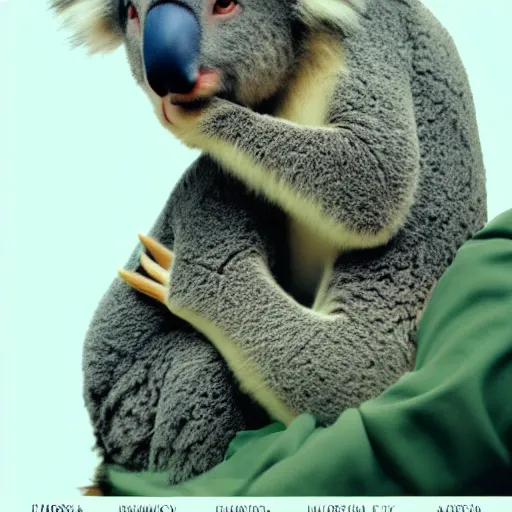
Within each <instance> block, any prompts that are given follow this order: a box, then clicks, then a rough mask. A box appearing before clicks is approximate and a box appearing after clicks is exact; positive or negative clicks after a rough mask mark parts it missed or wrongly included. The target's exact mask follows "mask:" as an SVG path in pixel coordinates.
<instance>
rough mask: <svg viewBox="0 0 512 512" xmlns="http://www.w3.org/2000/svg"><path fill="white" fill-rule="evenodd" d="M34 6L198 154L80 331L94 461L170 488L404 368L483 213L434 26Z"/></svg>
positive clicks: (359, 15)
mask: <svg viewBox="0 0 512 512" xmlns="http://www.w3.org/2000/svg"><path fill="white" fill-rule="evenodd" d="M53 7H54V8H55V10H56V11H57V13H58V14H59V15H61V16H63V17H64V19H65V24H66V25H67V26H68V27H69V28H70V29H71V30H72V31H73V34H74V36H73V37H74V41H75V43H76V44H83V45H86V46H87V47H88V48H89V49H90V51H91V52H92V53H94V52H99V51H108V50H112V49H115V48H117V47H118V46H120V45H123V46H124V48H125V50H126V54H127V59H128V62H129V66H130V68H131V71H132V74H133V77H134V79H135V80H136V81H137V83H138V84H139V85H140V87H141V89H142V91H143V92H144V93H145V94H146V95H147V97H148V99H149V102H150V105H151V106H152V108H153V109H154V113H155V117H156V118H157V120H158V122H159V123H160V124H161V125H162V127H163V128H164V129H165V130H168V131H169V132H170V134H172V135H173V136H175V137H177V138H178V139H179V140H181V141H182V142H183V143H184V144H185V145H187V146H188V147H191V148H196V149H198V150H200V152H201V155H200V156H199V157H198V159H197V160H196V161H195V162H194V163H193V164H192V166H191V167H190V168H189V169H187V170H185V171H184V174H183V176H182V178H181V179H180V181H179V182H178V184H177V186H176V187H175V189H174V190H173V191H172V193H171V195H170V198H169V200H168V202H167V204H166V205H165V206H164V208H163V210H162V213H161V215H160V217H159V219H158V220H157V221H156V223H155V225H154V227H153V229H152V230H151V232H150V234H149V236H142V235H141V236H140V239H141V242H142V244H139V245H137V247H136V249H135V251H134V253H133V254H132V256H131V258H130V259H129V261H128V263H127V264H126V266H125V269H124V270H122V271H120V277H121V279H116V280H115V281H114V282H113V283H112V285H111V286H110V288H109V289H108V291H107V292H106V294H105V296H104V297H103V299H102V300H101V302H100V304H99V306H98V309H97V311H96V313H95V315H94V318H93V320H92V322H91V325H90V328H89V330H88V333H87V335H86V340H85V346H84V359H83V372H84V397H85V402H86V405H87V408H88V411H89V414H90V417H91V421H92V424H93V427H94V432H95V436H96V439H97V448H98V450H99V452H100V455H101V457H102V459H103V460H104V461H105V462H106V463H111V462H113V463H117V464H121V465H123V466H125V467H127V468H130V469H134V470H151V471H153V470H166V471H168V472H169V482H170V483H178V482H181V481H184V480H186V479H189V478H191V477H193V476H195V475H198V474H201V473H202V472H205V471H207V470H208V469H209V468H211V467H212V466H213V465H215V464H217V463H219V462H220V461H222V459H223V457H224V454H225V452H226V448H227V446H228V444H229V442H230V441H231V440H232V439H233V437H234V436H235V434H236V433H237V432H239V431H242V430H248V429H253V428H258V427H260V426H262V425H264V424H265V423H267V422H268V421H269V420H271V419H274V420H277V421H280V422H282V423H284V424H285V425H288V424H290V423H291V422H292V421H293V420H294V418H295V417H297V415H299V414H302V413H309V414H312V415H314V416H315V417H316V418H317V420H318V422H319V424H323V425H328V424H331V423H332V422H334V421H335V420H336V419H337V418H338V417H339V415H340V414H341V412H342V411H343V410H345V409H347V408H350V407H358V406H359V405H360V404H361V403H363V402H364V401H366V400H370V399H371V398H373V397H375V396H377V395H379V394H380V393H381V392H382V391H384V390H385V389H386V388H387V387H388V386H390V385H391V384H392V383H394V382H396V381H397V380H398V379H399V378H400V377H401V376H402V375H404V373H406V372H408V371H411V370H412V368H413V366H414V359H415V353H416V342H415V334H416V330H417V325H418V321H419V318H420V317H421V312H422V310H423V308H424V307H425V305H426V303H427V301H428V298H429V295H430V293H431V291H432V289H433V288H434V286H435V284H436V282H437V280H438V279H439V277H440V276H441V274H442V273H443V272H444V270H445V269H446V268H447V266H448V265H449V264H450V262H451V261H452V259H453V257H454V255H455V253H456V251H457V249H458V248H459V247H460V246H461V245H462V243H463V242H465V241H466V240H467V239H468V238H470V237H471V236H472V235H473V234H474V233H475V232H476V231H477V230H479V229H480V228H481V227H483V225H484V224H485V222H486V220H487V214H486V189H485V170H484V165H483V160H482V154H481V148H480V142H479V136H478V129H477V124H476V116H475V110H474V104H473V99H472V95H471V90H470V87H469V84H468V79H467V76H466V73H465V70H464V67H463V64H462V62H461V60H460V58H459V55H458V53H457V50H456V47H455V45H454V43H453V41H452V39H451V37H450V36H449V35H448V33H447V32H446V31H445V29H444V28H443V27H442V26H441V25H440V23H439V22H438V21H437V20H436V19H435V18H434V16H433V15H432V14H431V13H430V12H429V11H428V10H427V9H426V8H425V7H424V6H423V5H422V4H421V3H420V2H419V1H418V0H368V1H363V0H180V1H179V2H174V1H160V0H159V1H151V0H53ZM161 165H169V167H170V168H171V166H172V165H173V162H172V155H170V157H169V162H162V164H161ZM127 283H128V284H129V285H131V286H128V285H127ZM133 288H136V289H137V290H139V291H141V292H143V293H139V292H138V291H137V290H133ZM155 299H157V300H155Z"/></svg>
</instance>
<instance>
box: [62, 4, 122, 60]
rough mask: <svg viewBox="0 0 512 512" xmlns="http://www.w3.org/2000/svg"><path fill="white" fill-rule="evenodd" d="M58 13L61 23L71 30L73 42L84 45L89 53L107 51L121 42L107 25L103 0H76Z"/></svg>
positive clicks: (106, 14)
mask: <svg viewBox="0 0 512 512" xmlns="http://www.w3.org/2000/svg"><path fill="white" fill-rule="evenodd" d="M60 15H61V16H62V17H63V18H64V22H63V25H64V27H65V28H69V29H70V30H72V31H73V33H74V35H73V42H74V43H75V44H76V45H84V46H87V47H88V49H89V53H90V54H93V53H98V52H109V51H113V50H115V49H116V48H117V47H118V46H119V45H120V44H121V37H120V35H119V33H117V32H116V31H115V30H113V29H112V28H111V27H110V26H109V21H108V13H106V12H105V0H78V1H77V2H76V3H74V4H72V5H71V6H69V7H67V8H66V9H64V10H63V11H62V12H61V13H60Z"/></svg>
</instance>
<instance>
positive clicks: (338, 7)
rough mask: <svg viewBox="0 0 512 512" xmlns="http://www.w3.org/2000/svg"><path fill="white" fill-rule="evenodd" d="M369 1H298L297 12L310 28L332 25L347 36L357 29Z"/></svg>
mask: <svg viewBox="0 0 512 512" xmlns="http://www.w3.org/2000/svg"><path fill="white" fill-rule="evenodd" d="M366 3H367V0H297V10H298V12H299V16H300V18H301V19H302V21H303V22H304V23H305V24H306V25H307V26H309V27H312V28H318V27H320V26H325V25H330V26H335V27H336V28H338V29H341V30H342V31H343V32H344V33H345V34H348V33H350V32H352V31H353V30H355V29H357V27H358V25H359V17H360V15H361V14H363V13H364V11H365V10H366Z"/></svg>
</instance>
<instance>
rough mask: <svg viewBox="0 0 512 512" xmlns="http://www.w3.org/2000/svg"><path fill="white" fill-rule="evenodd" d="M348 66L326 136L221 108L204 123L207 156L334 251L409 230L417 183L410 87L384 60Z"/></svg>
mask: <svg viewBox="0 0 512 512" xmlns="http://www.w3.org/2000/svg"><path fill="white" fill-rule="evenodd" d="M353 53H354V52H352V55H353ZM346 67H347V69H346V72H345V73H343V75H342V77H341V78H340V80H339V83H338V84H337V87H336V90H335V91H334V96H333V98H332V101H331V106H330V114H329V123H328V124H327V125H326V126H325V127H309V126H303V125H299V124H295V123H293V122H290V121H287V120H284V119H280V118H276V117H272V116H269V115H262V114H259V113H256V112H254V111H251V110H250V109H248V108H244V107H241V106H239V105H236V104H233V103H229V102H224V101H222V102H220V103H219V104H218V106H216V107H214V108H213V109H212V114H211V115H206V116H205V119H204V120H203V122H202V125H201V133H202V137H201V139H200V140H201V142H200V147H201V149H203V150H204V151H206V152H207V153H209V154H210V155H211V156H212V157H213V158H214V159H216V160H218V161H219V162H220V163H221V165H222V166H223V167H225V168H226V169H227V170H228V171H230V172H231V173H233V174H234V175H236V176H237V177H238V178H239V179H241V180H242V181H244V182H245V183H246V184H247V185H249V186H250V187H251V188H253V189H255V190H256V191H259V192H262V193H263V194H264V195H265V196H266V197H268V198H269V199H270V200H271V201H273V202H275V203H276V204H278V205H279V206H280V207H281V208H283V210H284V211H286V212H287V213H288V214H289V215H291V216H292V217H294V218H296V219H299V220H302V221H303V222H305V223H307V224H309V225H310V226H311V227H313V228H314V229H315V230H317V232H319V233H321V234H323V235H324V236H325V238H326V239H328V240H330V241H331V242H332V243H333V244H334V245H336V246H339V247H374V246H377V245H380V244H382V243H385V242H387V241H388V240H389V239H390V238H391V237H392V236H393V234H394V233H395V232H396V230H397V229H398V228H400V227H401V225H402V224H403V222H404V219H405V218H406V216H407V214H408V212H409V209H410V206H411V204H412V202H413V197H414V192H415V189H416V185H417V181H418V175H419V144H418V139H417V134H416V123H415V117H414V109H413V100H412V93H411V87H410V79H409V76H408V72H407V70H406V66H405V65H404V64H403V63H401V62H396V63H394V64H389V63H388V61H387V60H386V59H385V58H384V56H382V57H381V56H379V55H373V58H372V59H369V61H368V62H357V59H356V58H350V54H349V55H348V57H347V62H346ZM292 94H293V91H292ZM311 94H312V95H313V94H314V91H311Z"/></svg>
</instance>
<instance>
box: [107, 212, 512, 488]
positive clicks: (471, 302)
mask: <svg viewBox="0 0 512 512" xmlns="http://www.w3.org/2000/svg"><path fill="white" fill-rule="evenodd" d="M418 340H419V341H418V354H417V361H416V365H415V368H414V371H412V372H410V373H408V374H406V375H404V376H403V377H402V378H401V379H400V380H399V381H398V382H397V383H396V384H395V385H393V386H391V387H390V388H389V389H388V390H387V391H386V392H384V393H383V394H382V395H380V396H379V397H377V398H375V399H373V400H370V401H368V402H366V403H364V404H363V405H361V407H359V408H358V409H349V410H346V411H344V412H343V413H342V414H341V415H340V417H339V419H338V421H337V422H336V423H335V424H334V425H332V426H330V427H328V428H321V427H316V424H315V419H314V418H313V417H311V416H309V415H302V416H300V417H299V418H297V419H296V420H295V421H294V422H293V423H292V424H291V426H290V427H288V429H284V428H283V427H282V426H281V425H279V424H273V425H270V426H268V427H266V428H265V429H263V430H262V431H255V432H244V433H240V434H239V435H238V436H237V437H236V438H235V440H234V441H233V443H232V445H231V446H230V448H229V450H228V453H227V454H226V460H225V461H224V462H222V463H221V464H219V465H218V466H216V467H215V468H213V469H212V470H211V471H209V472H207V473H205V474H203V475H201V476H199V477H197V478H195V479H193V480H190V481H188V482H186V483H184V484H181V485H178V486H174V487H170V486H169V485H168V484H167V483H166V482H167V480H166V474H165V473H153V474H151V473H131V472H129V471H126V470H124V469H123V468H120V467H117V466H105V467H104V471H105V477H106V479H107V481H108V483H109V484H110V485H111V486H112V488H113V491H114V494H116V495H128V496H328V495H338V496H343V495H344V496H348V495H358V496H366V495H432V494H434V495H447V494H448V495H457V494H466V495H475V494H481V495H483V494H505V493H507V492H509V489H511V488H512V478H511V476H512V470H511V466H512V463H511V446H512V210H510V211H508V212H506V213H504V214H502V215H501V216H499V217H497V218H496V219H494V220H493V221H492V222H491V223H489V224H488V225H487V226H486V228H485V229H483V230H482V231H481V232H480V233H478V234H477V235H476V236H475V237H474V238H473V239H472V240H470V241H469V242H467V243H466V244H465V245H464V246H463V247H462V248H461V249H460V250H459V251H458V253H457V256H456V258H455V260H454V262H453V264H452V265H451V266H450V268H449V269H448V270H447V272H446V273H445V274H444V276H443V277H442V278H441V280H440V281H439V283H438V286H437V288H436V290H435V293H434V295H433V296H432V298H431V301H430V303H429V305H428V308H427V310H426V312H425V314H424V316H423V318H422V321H421V325H420V328H419V334H418Z"/></svg>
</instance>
